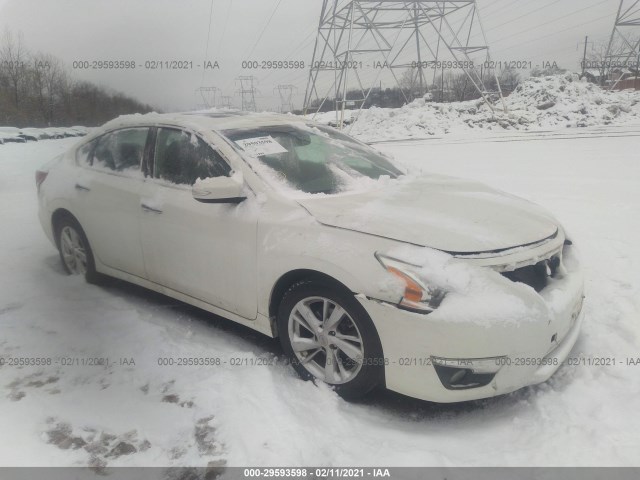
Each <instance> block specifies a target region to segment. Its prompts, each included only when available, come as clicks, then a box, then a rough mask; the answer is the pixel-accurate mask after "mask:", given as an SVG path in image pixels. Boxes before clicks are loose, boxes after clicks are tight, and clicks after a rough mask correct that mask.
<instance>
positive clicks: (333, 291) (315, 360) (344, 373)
mask: <svg viewBox="0 0 640 480" xmlns="http://www.w3.org/2000/svg"><path fill="white" fill-rule="evenodd" d="M277 323H278V332H279V337H280V343H281V344H282V348H283V350H284V352H285V353H286V355H287V357H288V358H289V360H290V361H291V364H292V366H293V368H294V369H295V370H296V372H297V373H298V374H299V375H300V377H302V378H303V379H305V380H312V379H313V380H316V379H317V380H321V381H323V382H325V383H327V384H329V385H332V386H333V387H334V388H335V390H336V392H337V393H338V394H340V395H341V396H342V397H343V398H346V399H357V398H360V397H362V396H364V395H366V394H367V393H369V392H370V391H371V390H373V389H374V388H375V387H376V386H378V385H382V384H383V383H384V361H383V355H382V346H381V344H380V339H379V337H378V334H377V332H376V329H375V327H374V325H373V322H372V321H371V319H370V318H369V315H368V314H367V312H366V310H365V309H364V308H363V307H362V305H360V303H358V301H357V300H356V299H355V298H354V297H353V294H352V293H351V292H347V291H343V290H342V289H338V288H335V287H333V286H331V285H329V284H327V283H323V282H317V281H301V282H298V283H296V284H294V285H292V286H291V287H290V288H289V290H287V292H286V293H285V294H284V296H283V298H282V301H281V302H280V306H279V308H278V316H277Z"/></svg>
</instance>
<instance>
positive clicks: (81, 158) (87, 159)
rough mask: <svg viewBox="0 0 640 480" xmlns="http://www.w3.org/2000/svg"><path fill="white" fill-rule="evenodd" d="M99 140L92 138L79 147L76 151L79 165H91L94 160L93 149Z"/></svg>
mask: <svg viewBox="0 0 640 480" xmlns="http://www.w3.org/2000/svg"><path fill="white" fill-rule="evenodd" d="M97 143H98V140H92V141H90V142H89V143H86V144H85V145H83V146H82V147H80V148H79V149H78V151H77V152H76V161H77V162H78V165H81V166H84V167H90V166H91V163H92V162H93V151H94V150H95V148H96V144H97Z"/></svg>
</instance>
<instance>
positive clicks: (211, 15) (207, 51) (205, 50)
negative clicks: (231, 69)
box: [200, 0, 213, 85]
mask: <svg viewBox="0 0 640 480" xmlns="http://www.w3.org/2000/svg"><path fill="white" fill-rule="evenodd" d="M212 19H213V0H211V4H210V6H209V27H208V28H207V45H206V47H205V49H204V58H205V60H206V59H207V56H208V55H209V39H210V37H211V20H212ZM205 71H206V69H204V68H203V69H202V78H201V79H200V85H202V84H203V83H204V73H205Z"/></svg>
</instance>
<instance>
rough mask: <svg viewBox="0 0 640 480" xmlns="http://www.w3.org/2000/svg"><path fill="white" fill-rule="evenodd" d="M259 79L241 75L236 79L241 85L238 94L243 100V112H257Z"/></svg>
mask: <svg viewBox="0 0 640 480" xmlns="http://www.w3.org/2000/svg"><path fill="white" fill-rule="evenodd" d="M257 82H258V79H257V78H256V77H254V76H252V75H241V76H239V77H236V84H237V85H239V88H238V90H237V93H239V94H240V97H241V98H242V107H241V109H242V111H243V112H255V111H256V110H257V109H256V92H257V91H258V90H257V89H256V87H255V83H257Z"/></svg>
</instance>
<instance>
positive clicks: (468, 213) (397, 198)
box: [297, 175, 558, 253]
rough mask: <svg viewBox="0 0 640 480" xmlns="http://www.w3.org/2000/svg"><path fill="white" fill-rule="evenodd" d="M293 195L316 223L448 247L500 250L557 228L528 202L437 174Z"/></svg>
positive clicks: (529, 241)
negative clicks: (339, 191)
mask: <svg viewBox="0 0 640 480" xmlns="http://www.w3.org/2000/svg"><path fill="white" fill-rule="evenodd" d="M297 201H298V203H299V204H300V205H302V206H303V207H304V208H305V209H306V210H307V211H308V212H309V213H310V214H311V215H313V216H314V217H315V218H316V219H317V220H318V221H319V222H320V223H322V224H325V225H329V226H333V227H339V228H344V229H348V230H353V231H357V232H362V233H367V234H371V235H377V236H380V237H385V238H389V239H393V240H398V241H401V242H406V243H412V244H415V245H421V246H425V247H431V248H435V249H438V250H443V251H447V252H452V253H476V252H491V251H499V250H505V249H509V248H513V247H518V246H523V245H528V244H532V243H536V242H538V241H541V240H544V239H546V238H548V237H551V236H553V235H555V234H556V233H557V231H558V223H557V221H556V220H555V219H554V218H553V217H552V216H551V215H550V214H549V213H547V212H546V211H544V210H543V209H542V208H540V207H538V206H536V205H535V204H533V203H531V202H528V201H526V200H523V199H521V198H518V197H515V196H513V195H509V194H506V193H504V192H500V191H498V190H494V189H492V188H490V187H487V186H485V185H482V184H480V183H475V182H470V181H465V180H461V179H456V178H452V177H445V176H439V175H438V176H436V175H433V176H428V177H419V178H401V179H399V180H391V181H389V182H387V184H386V185H385V184H383V185H381V186H380V188H376V189H373V190H369V191H366V192H360V193H346V194H338V195H327V196H323V195H314V196H313V197H308V198H303V199H298V200H297Z"/></svg>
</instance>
